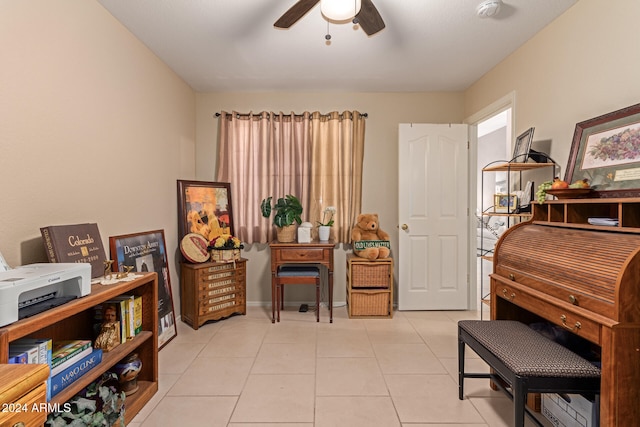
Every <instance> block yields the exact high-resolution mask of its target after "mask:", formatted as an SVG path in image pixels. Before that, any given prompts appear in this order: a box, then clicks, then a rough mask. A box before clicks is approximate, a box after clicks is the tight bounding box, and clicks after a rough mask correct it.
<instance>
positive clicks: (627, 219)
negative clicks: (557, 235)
mask: <svg viewBox="0 0 640 427" xmlns="http://www.w3.org/2000/svg"><path fill="white" fill-rule="evenodd" d="M589 218H613V219H617V220H618V225H614V226H605V225H592V224H589ZM532 221H533V223H535V224H541V225H548V226H561V227H564V228H580V229H585V230H600V231H610V232H624V233H627V232H631V233H640V198H610V199H609V198H603V199H561V200H547V201H546V202H545V203H544V204H542V205H539V204H535V205H534V209H533V218H532Z"/></svg>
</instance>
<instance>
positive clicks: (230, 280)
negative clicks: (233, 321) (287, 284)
mask: <svg viewBox="0 0 640 427" xmlns="http://www.w3.org/2000/svg"><path fill="white" fill-rule="evenodd" d="M246 264H247V260H246V259H244V258H241V259H239V260H237V261H234V262H206V263H202V264H187V263H182V265H181V277H180V308H181V318H182V320H183V321H184V322H185V323H187V324H188V325H190V326H191V327H192V328H193V329H198V328H199V327H200V326H202V325H203V324H204V323H205V322H207V321H209V320H220V319H222V318H224V317H229V316H231V315H232V314H236V313H237V314H246V313H247V304H246V286H247V285H246V284H247V270H246Z"/></svg>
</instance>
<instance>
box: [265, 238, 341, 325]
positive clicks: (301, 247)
mask: <svg viewBox="0 0 640 427" xmlns="http://www.w3.org/2000/svg"><path fill="white" fill-rule="evenodd" d="M269 246H270V247H271V323H275V321H276V303H277V302H276V293H277V292H276V272H277V271H278V267H280V266H281V265H287V264H318V265H324V266H325V267H326V268H327V271H328V273H329V323H333V250H334V249H335V246H336V244H335V243H334V242H333V240H329V241H327V242H320V241H317V240H314V241H312V242H311V243H297V242H292V243H281V242H278V241H274V242H272V243H270V244H269Z"/></svg>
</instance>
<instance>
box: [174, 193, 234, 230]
mask: <svg viewBox="0 0 640 427" xmlns="http://www.w3.org/2000/svg"><path fill="white" fill-rule="evenodd" d="M178 231H179V233H180V236H179V237H180V240H182V238H183V237H184V236H185V235H187V234H189V233H198V234H202V235H203V236H204V237H205V238H206V239H207V241H209V242H210V241H211V240H213V239H214V238H216V237H218V236H219V235H221V234H231V235H235V234H234V229H233V210H232V208H231V184H229V183H228V182H205V181H183V180H178Z"/></svg>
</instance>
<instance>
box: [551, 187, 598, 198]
mask: <svg viewBox="0 0 640 427" xmlns="http://www.w3.org/2000/svg"><path fill="white" fill-rule="evenodd" d="M592 191H593V190H592V189H591V188H563V189H561V190H558V189H556V190H547V194H551V195H552V196H556V197H557V198H558V199H583V198H585V197H589V194H591V192H592Z"/></svg>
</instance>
